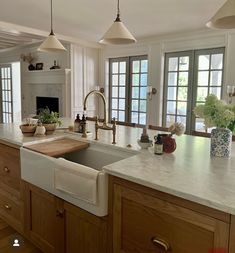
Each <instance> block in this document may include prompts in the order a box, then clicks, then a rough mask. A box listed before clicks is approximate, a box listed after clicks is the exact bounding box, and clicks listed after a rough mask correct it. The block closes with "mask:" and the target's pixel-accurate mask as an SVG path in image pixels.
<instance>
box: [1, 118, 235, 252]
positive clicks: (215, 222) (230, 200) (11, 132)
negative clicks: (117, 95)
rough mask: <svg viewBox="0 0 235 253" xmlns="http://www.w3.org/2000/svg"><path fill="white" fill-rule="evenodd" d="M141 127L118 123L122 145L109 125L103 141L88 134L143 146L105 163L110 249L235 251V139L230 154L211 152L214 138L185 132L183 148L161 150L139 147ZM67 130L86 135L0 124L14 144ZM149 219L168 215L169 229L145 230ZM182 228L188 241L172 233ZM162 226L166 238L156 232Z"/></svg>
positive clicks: (120, 146) (178, 139) (108, 143)
mask: <svg viewBox="0 0 235 253" xmlns="http://www.w3.org/2000/svg"><path fill="white" fill-rule="evenodd" d="M89 125H90V126H89V128H88V129H89V130H90V131H93V123H89ZM141 131H142V130H141V129H138V128H131V127H124V126H118V127H117V144H116V145H112V144H111V140H112V136H111V132H109V131H100V133H99V135H100V140H99V141H94V140H93V138H92V137H89V138H87V139H86V141H88V142H90V143H102V144H103V145H106V146H108V147H110V149H111V148H114V149H116V150H118V149H122V150H123V149H126V150H130V149H131V150H136V151H138V154H136V155H134V156H132V157H130V158H127V159H124V160H121V161H118V162H115V163H113V164H109V165H106V166H104V167H103V171H104V172H106V173H108V174H109V175H110V188H109V191H110V195H109V216H108V220H109V222H108V224H109V226H108V229H107V231H108V235H107V236H111V237H109V240H108V241H111V242H112V241H113V242H114V244H112V243H110V245H109V247H107V252H114V253H118V252H121V251H122V252H126V253H129V252H155V251H154V249H155V247H157V249H158V248H159V247H160V249H161V248H162V247H163V248H164V249H168V250H169V247H171V248H173V249H175V250H173V252H183V251H184V250H185V252H198V250H200V252H208V250H209V249H210V248H224V249H226V250H228V249H229V250H230V251H229V252H230V253H233V252H235V251H234V250H235V249H234V245H233V243H234V240H233V232H234V228H233V222H234V218H233V215H235V183H234V182H235V145H234V144H235V143H233V148H232V155H231V157H230V158H229V159H226V158H211V157H210V140H209V139H207V138H202V137H194V136H187V135H183V136H180V137H176V143H177V149H176V150H175V152H174V153H172V154H164V155H161V156H157V155H155V154H153V148H149V149H148V150H140V149H139V147H138V144H137V139H138V138H139V137H140V135H141ZM148 133H149V135H150V138H151V139H153V136H154V135H156V133H157V132H156V131H153V130H149V131H148ZM62 136H67V137H69V138H72V139H81V137H80V136H77V135H76V134H70V133H67V132H63V131H57V132H56V133H55V134H53V135H52V136H47V137H43V138H36V137H23V136H22V134H21V132H20V130H19V129H18V126H16V125H10V126H9V125H1V126H0V140H2V142H4V143H8V144H9V145H13V146H14V145H16V146H25V145H26V146H27V145H29V144H32V143H38V142H45V141H48V139H50V140H53V139H57V138H61V137H62ZM83 140H84V139H83ZM127 145H128V146H129V148H127ZM130 145H131V147H130ZM140 200H141V203H139V201H140ZM120 201H121V202H120ZM141 204H142V205H141ZM138 212H139V213H138ZM141 217H142V218H143V221H141V220H140V219H141ZM156 217H160V220H156ZM132 219H133V221H132ZM148 220H152V223H153V224H154V225H155V227H157V226H158V224H159V222H160V223H161V221H163V220H165V222H166V223H167V222H168V223H167V224H165V225H166V226H165V227H168V230H167V231H163V230H162V232H160V231H152V230H151V231H148V229H147V228H145V229H144V230H143V228H144V227H145V226H144V223H147V221H148ZM138 221H139V222H138ZM179 221H181V222H183V223H181V222H179ZM169 222H170V223H169ZM125 224H126V225H125ZM135 224H140V225H139V226H136V225H135ZM150 224H151V222H150ZM150 224H149V225H150ZM161 225H162V224H161ZM171 225H172V227H171ZM162 226H163V227H164V224H163V225H162ZM177 229H180V230H181V231H182V233H181V239H182V238H185V241H186V244H187V247H186V246H185V247H183V246H182V245H181V244H183V241H182V240H181V239H179V238H178V239H177V236H176V234H175V235H174V236H173V235H172V234H171V235H169V234H168V231H169V230H172V231H177ZM120 231H122V233H120ZM131 231H137V232H136V233H131ZM138 231H139V233H140V234H142V235H144V236H146V238H147V237H149V236H150V234H152V233H153V234H152V237H151V236H150V237H151V238H149V239H146V241H145V239H144V236H143V238H142V239H141V240H140V238H139V236H140V234H138ZM187 231H188V233H189V231H191V232H192V233H194V234H195V236H197V237H198V238H199V239H200V240H199V241H201V242H202V243H201V245H200V246H198V248H197V247H196V246H195V244H194V243H192V242H191V239H190V238H187ZM157 232H158V233H160V238H158V237H157V236H155V235H154V233H157ZM229 236H230V238H229ZM155 237H156V238H155ZM153 238H155V239H153ZM166 239H167V240H166ZM137 240H139V241H140V242H141V243H137V242H136V241H137ZM165 241H171V243H167V242H165ZM168 244H170V245H171V246H169V245H168ZM179 244H180V245H181V246H179ZM141 245H142V246H141ZM168 246H169V247H168ZM190 247H194V248H195V247H196V248H195V249H194V250H195V251H194V250H191V251H187V250H188V249H189V248H190ZM186 249H187V250H186ZM98 252H100V251H97V253H98ZM157 252H158V251H157ZM102 253H103V252H102Z"/></svg>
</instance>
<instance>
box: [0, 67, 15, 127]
mask: <svg viewBox="0 0 235 253" xmlns="http://www.w3.org/2000/svg"><path fill="white" fill-rule="evenodd" d="M0 93H1V94H0V95H1V106H0V111H1V114H0V119H1V122H2V123H11V122H13V109H12V102H13V101H12V69H11V65H4V66H0Z"/></svg>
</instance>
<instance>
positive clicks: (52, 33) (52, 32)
mask: <svg viewBox="0 0 235 253" xmlns="http://www.w3.org/2000/svg"><path fill="white" fill-rule="evenodd" d="M52 8H53V6H52V0H51V33H50V35H54V31H53V11H52Z"/></svg>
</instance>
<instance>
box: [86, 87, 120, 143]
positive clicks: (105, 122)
mask: <svg viewBox="0 0 235 253" xmlns="http://www.w3.org/2000/svg"><path fill="white" fill-rule="evenodd" d="M91 94H96V95H98V96H100V97H101V99H102V101H103V103H104V122H103V125H99V122H98V117H96V122H95V140H98V130H99V129H103V130H112V132H113V142H112V144H116V121H115V118H114V119H113V125H112V126H111V127H110V126H108V125H107V118H106V109H107V107H106V106H107V103H106V99H105V96H104V95H103V94H102V93H101V92H100V91H98V90H92V91H90V92H89V93H88V94H87V95H86V97H85V99H84V103H83V109H84V111H86V108H87V107H86V105H87V99H88V97H89V96H90V95H91Z"/></svg>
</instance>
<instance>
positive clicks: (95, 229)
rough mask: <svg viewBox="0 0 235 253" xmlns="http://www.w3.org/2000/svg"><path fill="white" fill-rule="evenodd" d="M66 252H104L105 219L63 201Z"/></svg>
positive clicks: (105, 242) (105, 238) (105, 236)
mask: <svg viewBox="0 0 235 253" xmlns="http://www.w3.org/2000/svg"><path fill="white" fill-rule="evenodd" d="M65 215H66V230H65V231H66V232H65V235H66V253H71V252H74V253H75V252H76V253H106V252H107V219H106V217H104V218H101V217H97V216H94V215H92V214H90V213H88V212H86V211H84V210H82V209H80V208H78V207H75V206H73V205H71V204H69V203H67V202H65Z"/></svg>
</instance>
